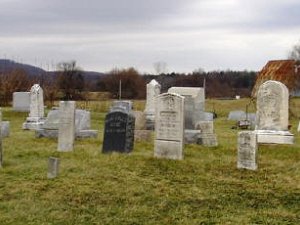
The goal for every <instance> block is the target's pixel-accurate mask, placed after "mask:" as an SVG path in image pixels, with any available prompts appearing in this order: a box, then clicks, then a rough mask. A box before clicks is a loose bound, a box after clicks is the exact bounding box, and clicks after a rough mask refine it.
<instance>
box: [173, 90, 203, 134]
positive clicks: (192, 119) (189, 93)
mask: <svg viewBox="0 0 300 225" xmlns="http://www.w3.org/2000/svg"><path fill="white" fill-rule="evenodd" d="M168 93H176V94H179V95H181V96H184V97H185V99H184V102H185V103H184V104H185V106H184V109H185V129H195V124H196V123H197V122H198V121H203V120H204V111H205V110H204V106H205V94H204V88H198V87H171V88H169V89H168Z"/></svg>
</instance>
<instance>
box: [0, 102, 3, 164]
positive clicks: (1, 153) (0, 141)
mask: <svg viewBox="0 0 300 225" xmlns="http://www.w3.org/2000/svg"><path fill="white" fill-rule="evenodd" d="M1 121H2V109H1V108H0V168H2V167H3V149H2V134H1V130H2V128H1V127H2V123H1Z"/></svg>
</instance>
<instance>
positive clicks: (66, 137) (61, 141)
mask: <svg viewBox="0 0 300 225" xmlns="http://www.w3.org/2000/svg"><path fill="white" fill-rule="evenodd" d="M59 111H60V117H59V128H58V147H57V150H58V151H61V152H68V151H73V145H74V139H75V101H60V103H59Z"/></svg>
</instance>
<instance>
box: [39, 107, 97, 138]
mask: <svg viewBox="0 0 300 225" xmlns="http://www.w3.org/2000/svg"><path fill="white" fill-rule="evenodd" d="M59 120H60V111H59V109H58V108H53V109H52V110H51V111H50V112H49V113H48V115H47V118H46V119H45V122H44V124H43V125H42V127H41V129H38V130H36V137H38V138H40V137H47V138H57V137H58V128H59ZM90 127H91V114H90V112H89V111H86V110H83V109H76V110H75V137H76V138H90V137H93V138H96V137H97V135H98V132H97V130H91V129H90Z"/></svg>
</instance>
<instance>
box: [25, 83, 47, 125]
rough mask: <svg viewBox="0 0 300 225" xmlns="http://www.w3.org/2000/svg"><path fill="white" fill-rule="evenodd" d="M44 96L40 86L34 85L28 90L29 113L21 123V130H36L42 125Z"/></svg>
mask: <svg viewBox="0 0 300 225" xmlns="http://www.w3.org/2000/svg"><path fill="white" fill-rule="evenodd" d="M44 120H45V118H44V96H43V89H42V88H41V87H40V85H38V84H35V85H33V86H32V87H31V89H30V113H29V116H28V117H27V119H26V122H25V123H23V129H25V130H36V129H39V128H40V127H41V126H42V124H43V123H44Z"/></svg>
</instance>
